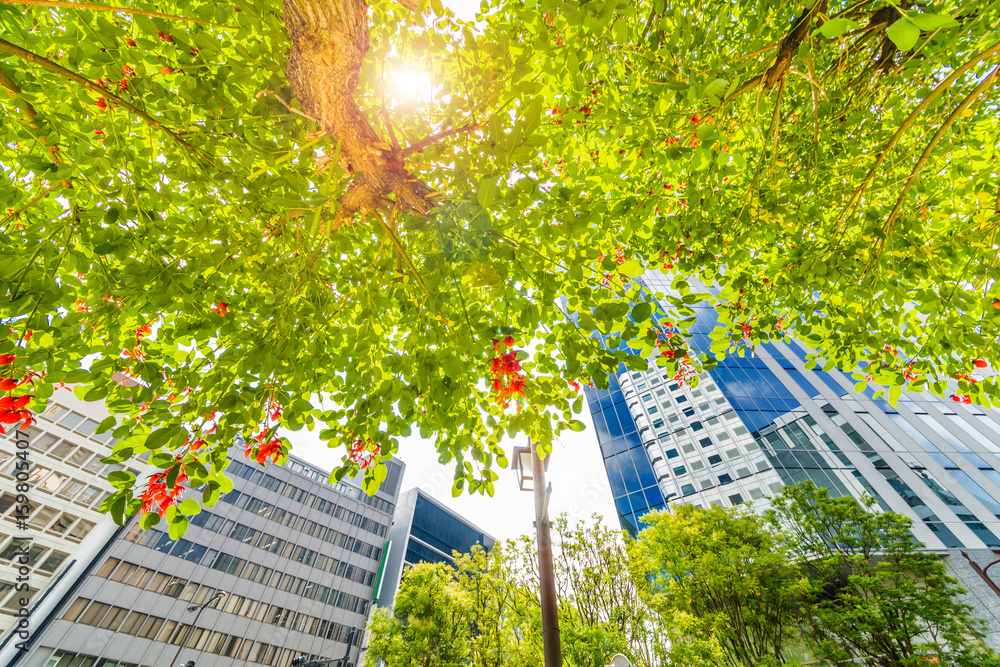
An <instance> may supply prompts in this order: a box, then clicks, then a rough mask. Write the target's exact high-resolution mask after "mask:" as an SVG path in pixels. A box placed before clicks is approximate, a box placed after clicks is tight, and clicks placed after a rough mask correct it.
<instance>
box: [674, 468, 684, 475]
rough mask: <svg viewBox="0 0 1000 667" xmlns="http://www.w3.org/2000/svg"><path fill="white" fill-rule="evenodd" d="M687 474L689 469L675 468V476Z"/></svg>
mask: <svg viewBox="0 0 1000 667" xmlns="http://www.w3.org/2000/svg"><path fill="white" fill-rule="evenodd" d="M686 473H687V468H685V467H684V466H677V467H676V468H674V474H675V475H684V474H686Z"/></svg>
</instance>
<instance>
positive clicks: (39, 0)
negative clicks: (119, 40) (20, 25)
mask: <svg viewBox="0 0 1000 667" xmlns="http://www.w3.org/2000/svg"><path fill="white" fill-rule="evenodd" d="M0 3H2V4H5V5H30V6H33V7H65V8H67V9H90V10H94V11H98V12H115V13H118V14H139V15H141V16H155V17H157V18H161V19H171V20H174V21H188V22H190V23H200V24H201V25H210V26H212V27H213V28H222V29H223V30H236V29H237V28H236V26H233V25H224V24H222V23H212V22H211V21H204V20H202V19H194V18H191V17H189V16H177V15H176V14H164V13H163V12H153V11H150V10H148V9H132V8H131V7H110V6H108V5H95V4H93V3H90V2H63V1H61V0H0Z"/></svg>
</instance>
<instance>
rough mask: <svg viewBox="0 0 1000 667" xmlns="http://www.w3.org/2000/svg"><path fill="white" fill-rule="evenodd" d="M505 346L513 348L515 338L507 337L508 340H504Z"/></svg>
mask: <svg viewBox="0 0 1000 667" xmlns="http://www.w3.org/2000/svg"><path fill="white" fill-rule="evenodd" d="M503 344H504V345H506V346H507V347H511V346H512V345H513V344H514V337H513V336H507V337H506V338H504V339H503Z"/></svg>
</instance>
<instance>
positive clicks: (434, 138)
mask: <svg viewBox="0 0 1000 667" xmlns="http://www.w3.org/2000/svg"><path fill="white" fill-rule="evenodd" d="M478 129H479V125H478V124H477V123H469V124H468V125H463V126H462V127H453V128H451V129H450V130H445V131H444V132H438V133H437V134H432V135H431V136H429V137H427V138H426V139H422V140H420V141H418V142H417V143H415V144H413V145H412V146H408V147H406V148H404V149H403V151H402V152H401V153H400V157H406V156H408V155H412V154H414V153H416V152H417V151H421V150H423V149H425V148H427V147H428V146H430V145H431V144H435V143H437V142H439V141H441V140H442V139H447V138H448V137H450V136H452V135H455V134H461V133H463V132H474V131H476V130H478Z"/></svg>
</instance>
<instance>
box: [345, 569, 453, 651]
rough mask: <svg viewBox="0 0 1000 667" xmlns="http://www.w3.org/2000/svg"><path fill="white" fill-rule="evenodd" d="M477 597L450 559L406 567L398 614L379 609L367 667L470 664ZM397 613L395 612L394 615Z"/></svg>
mask: <svg viewBox="0 0 1000 667" xmlns="http://www.w3.org/2000/svg"><path fill="white" fill-rule="evenodd" d="M471 607H472V604H471V601H470V600H469V597H468V595H467V594H466V593H465V591H463V590H462V589H461V587H459V586H458V584H457V583H456V581H455V572H454V570H453V569H452V568H451V567H449V566H448V565H446V564H444V563H418V564H416V565H414V566H412V567H410V568H408V569H407V570H406V574H405V575H404V577H403V581H402V583H401V585H400V588H399V593H398V594H397V595H396V603H395V607H394V608H393V612H390V611H388V610H387V609H384V608H383V609H377V610H376V611H375V613H374V614H373V615H372V618H371V620H370V621H369V623H368V630H369V640H368V653H367V655H366V657H365V667H376V666H377V665H378V663H379V661H380V660H384V661H385V662H386V663H387V664H388V665H390V667H458V666H459V665H465V664H467V660H468V656H469V643H470V639H471V637H470V628H471V626H470V619H471ZM393 613H395V616H393Z"/></svg>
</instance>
